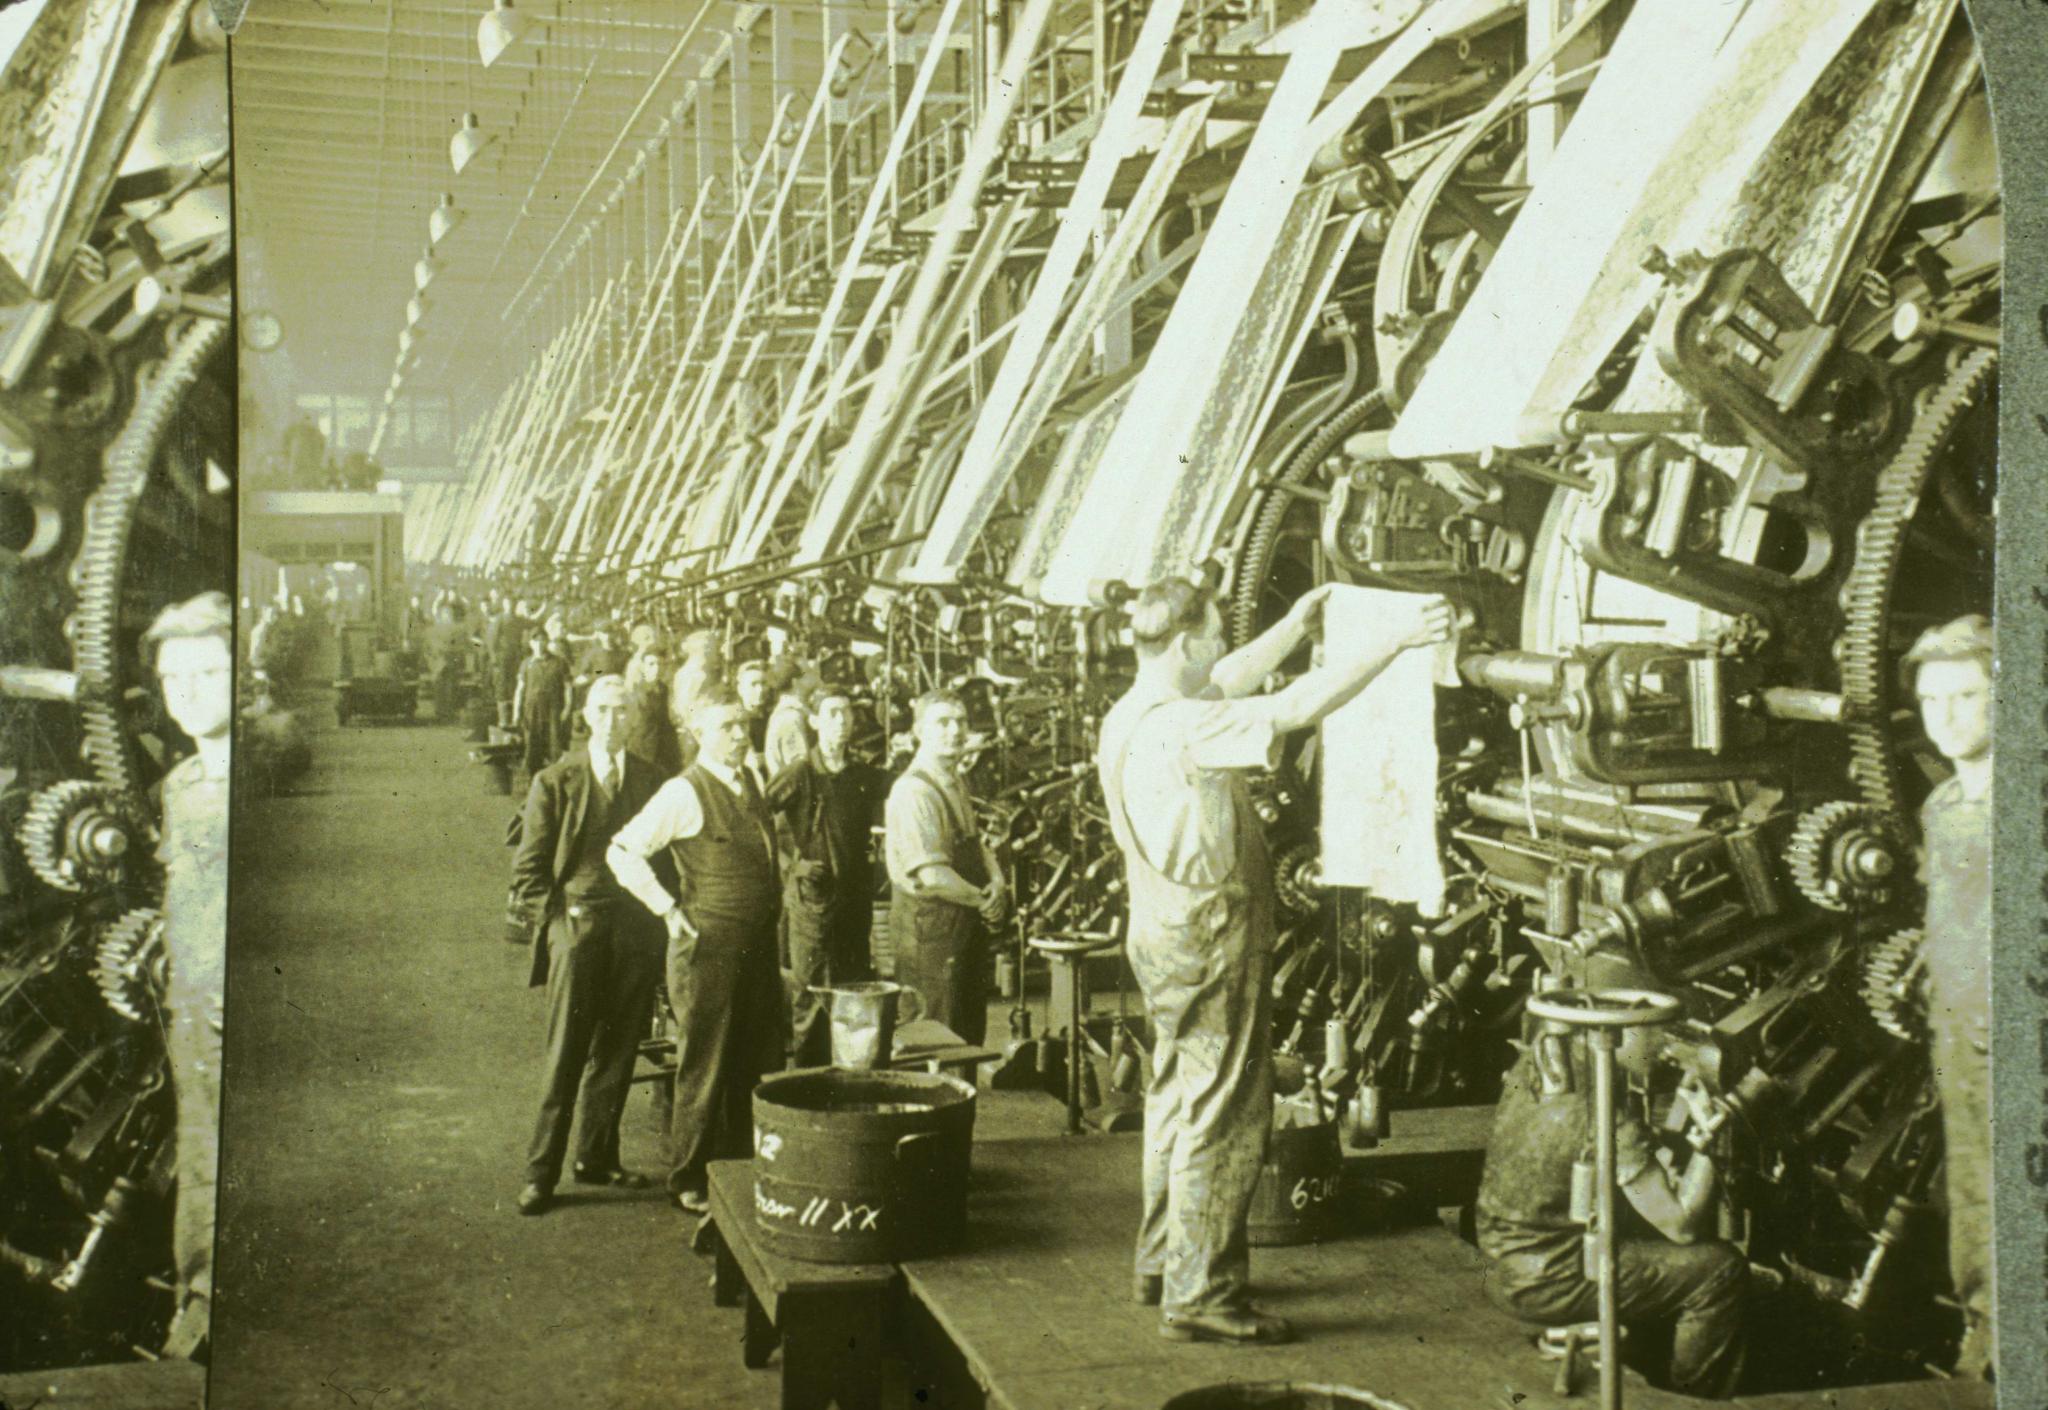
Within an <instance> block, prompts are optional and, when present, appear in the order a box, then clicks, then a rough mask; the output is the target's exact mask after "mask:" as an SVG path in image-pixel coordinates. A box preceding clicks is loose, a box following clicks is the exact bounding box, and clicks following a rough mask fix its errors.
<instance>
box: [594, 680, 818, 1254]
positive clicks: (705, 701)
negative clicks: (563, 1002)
mask: <svg viewBox="0 0 2048 1410" xmlns="http://www.w3.org/2000/svg"><path fill="white" fill-rule="evenodd" d="M689 728H690V731H691V733H692V734H694V735H695V736H696V738H697V742H698V744H699V746H700V751H701V752H700V753H699V754H698V756H697V758H696V761H695V762H694V763H692V764H691V765H690V767H689V768H687V769H685V770H683V772H682V773H681V774H679V775H678V776H677V777H675V778H673V779H670V780H669V781H668V782H667V783H665V784H663V785H662V787H661V790H660V792H658V793H656V794H655V795H654V798H653V800H652V801H651V802H649V803H648V805H647V806H646V807H645V808H644V809H642V810H641V812H640V814H639V815H638V816H637V817H635V818H634V819H633V820H632V821H631V822H629V823H627V824H626V825H625V826H624V827H622V828H620V829H619V831H618V833H617V835H616V836H614V837H613V838H612V842H611V849H610V851H609V853H608V854H607V860H608V861H609V863H610V865H611V870H612V872H613V874H614V875H615V876H617V877H618V879H619V883H620V884H621V885H622V886H624V887H625V888H626V890H628V891H629V892H631V893H632V894H633V895H634V896H635V897H637V898H638V899H639V901H640V903H641V904H642V905H644V906H645V907H646V908H647V909H648V910H649V911H651V912H653V913H654V914H655V915H657V916H660V917H661V918H662V921H663V923H664V924H665V925H666V926H667V927H668V992H669V1002H670V1004H671V1005H672V1006H673V1007H674V1009H675V1014H676V1025H677V1030H678V1031H677V1037H676V1090H675V1102H674V1106H673V1108H672V1111H671V1115H670V1118H669V1134H670V1140H671V1142H672V1150H671V1168H670V1170H669V1177H668V1186H669V1192H670V1193H671V1194H672V1195H674V1196H675V1199H676V1202H677V1203H678V1204H679V1205H681V1206H682V1208H683V1209H685V1210H686V1211H689V1212H691V1213H702V1212H703V1211H704V1210H705V1209H706V1208H708V1207H709V1206H708V1203H707V1200H706V1191H705V1170H704V1167H705V1165H706V1164H707V1163H708V1162H710V1161H712V1160H722V1159H740V1158H744V1157H746V1156H748V1155H750V1154H752V1147H753V1125H754V1118H753V1095H754V1084H755V1083H756V1082H758V1081H759V1080H760V1078H761V1076H762V1075H763V1074H764V1073H767V1072H772V1071H774V1070H775V1069H777V1068H779V1067H780V1066H781V1065H782V1056H783V1041H784V1032H785V1025H786V1024H787V1022H788V1017H787V1012H786V1008H785V1005H784V1003H783V997H782V974H781V970H780V968H779V967H778V965H777V963H776V953H775V949H776V945H775V932H776V921H777V918H778V917H779V916H780V914H781V883H780V880H779V878H778V874H777V868H776V857H775V841H774V831H773V828H772V825H771V823H770V821H769V815H768V809H767V806H766V805H765V804H764V803H763V802H762V801H761V793H760V790H759V789H758V788H756V787H755V786H754V781H753V779H752V777H750V776H749V775H748V773H747V771H746V763H745V761H746V755H747V746H748V736H747V713H746V710H745V709H744V707H742V706H741V704H740V702H739V700H738V699H737V698H736V697H735V696H733V695H732V694H730V693H729V692H725V691H719V690H711V691H708V692H707V693H705V694H703V695H700V696H699V697H698V698H697V699H696V701H695V703H694V707H693V712H692V714H691V717H690V720H689ZM663 852H666V853H667V854H668V855H669V856H670V857H671V858H673V860H674V861H675V864H676V872H677V878H678V883H679V888H680V895H671V894H670V892H669V890H668V888H667V887H666V886H664V885H663V884H662V881H661V878H660V877H659V876H658V875H657V874H656V873H655V870H654V867H653V865H652V864H651V862H650V859H651V858H653V857H655V856H656V855H658V854H661V853H663Z"/></svg>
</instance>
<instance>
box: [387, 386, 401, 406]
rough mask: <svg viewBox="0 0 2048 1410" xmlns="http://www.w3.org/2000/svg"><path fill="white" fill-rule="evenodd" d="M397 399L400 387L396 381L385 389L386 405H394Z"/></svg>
mask: <svg viewBox="0 0 2048 1410" xmlns="http://www.w3.org/2000/svg"><path fill="white" fill-rule="evenodd" d="M397 400H398V387H397V384H396V383H394V384H393V385H391V386H389V387H386V388H385V389H384V405H386V406H390V405H392V404H393V403H395V402H396V401H397Z"/></svg>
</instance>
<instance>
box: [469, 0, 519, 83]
mask: <svg viewBox="0 0 2048 1410" xmlns="http://www.w3.org/2000/svg"><path fill="white" fill-rule="evenodd" d="M525 37H526V16H524V15H522V14H520V13H519V12H518V11H517V10H515V9H513V8H512V0H491V12H490V13H489V14H488V15H485V16H484V17H483V18H482V19H481V20H479V21H478V22H477V26H476V54H477V57H478V58H480V59H482V60H483V61H484V67H485V68H489V67H490V66H491V65H492V64H495V63H496V62H498V56H499V55H500V54H502V53H504V52H505V51H506V50H507V49H510V48H511V47H512V46H513V45H514V44H517V43H518V42H519V41H520V40H521V39H523V38H525Z"/></svg>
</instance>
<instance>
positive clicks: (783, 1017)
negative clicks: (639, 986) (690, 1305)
mask: <svg viewBox="0 0 2048 1410" xmlns="http://www.w3.org/2000/svg"><path fill="white" fill-rule="evenodd" d="M775 917H776V910H775V908H774V907H773V906H772V905H770V906H764V907H763V909H762V913H761V915H760V917H759V918H758V919H756V920H754V921H751V922H737V921H733V920H723V919H719V918H715V917H702V916H700V917H699V918H698V925H699V927H700V933H699V936H698V940H697V944H696V948H695V950H694V951H693V952H692V953H691V954H690V956H689V957H688V958H685V957H684V955H683V953H682V951H681V949H680V948H679V947H678V946H676V945H675V944H674V943H671V944H670V945H669V951H668V995H669V1003H670V1004H671V1005H673V1006H674V1008H675V1012H676V1085H675V1099H674V1104H673V1105H672V1106H671V1108H670V1111H669V1142H670V1168H669V1176H668V1187H669V1189H670V1191H671V1192H673V1193H678V1194H680V1193H681V1192H682V1191H684V1190H701V1189H703V1188H704V1180H705V1172H704V1167H705V1165H706V1164H707V1163H708V1162H710V1161H713V1160H742V1159H745V1158H747V1157H749V1156H751V1155H752V1154H753V1153H754V1150H753V1147H754V1086H755V1084H756V1083H758V1082H759V1081H760V1080H761V1078H762V1077H763V1076H764V1075H765V1074H767V1073H770V1072H774V1071H776V1070H777V1069H779V1068H780V1067H781V1066H782V1058H783V1051H784V1048H783V1042H784V1034H785V1032H786V1031H787V1023H788V1008H787V1005H786V1004H785V1003H784V1000H783V989H782V974H781V972H780V970H779V969H778V968H777V967H776V963H775Z"/></svg>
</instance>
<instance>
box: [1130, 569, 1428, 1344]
mask: <svg viewBox="0 0 2048 1410" xmlns="http://www.w3.org/2000/svg"><path fill="white" fill-rule="evenodd" d="M1327 592H1328V590H1327V589H1323V588H1318V589H1315V590H1314V591H1311V592H1309V593H1308V594H1306V595H1304V596H1303V597H1301V598H1300V599H1299V600H1297V601H1296V603H1295V605H1294V607H1293V608H1292V610H1290V611H1289V612H1288V614H1287V616H1286V617H1285V618H1284V619H1283V620H1282V621H1281V622H1279V623H1278V624H1277V625H1275V626H1274V627H1273V628H1272V629H1271V630H1269V631H1267V632H1266V633H1264V634H1263V635H1261V636H1260V637H1258V638H1257V639H1255V640H1254V641H1252V642H1251V643H1250V644H1249V645H1247V646H1245V647H1243V648H1241V649H1240V650H1238V651H1236V652H1234V653H1230V652H1229V643H1228V641H1227V639H1226V638H1225V636H1224V628H1223V616H1222V613H1221V612H1220V611H1219V609H1218V607H1217V605H1216V602H1215V599H1214V597H1213V595H1212V594H1211V593H1210V592H1208V591H1207V590H1206V589H1205V588H1204V587H1202V586H1201V585H1198V584H1196V583H1192V582H1188V581H1185V580H1182V579H1177V578H1176V579H1169V580H1168V581H1166V582H1163V583H1159V584H1156V585H1154V586H1151V587H1148V588H1146V589H1144V590H1143V591H1142V592H1140V593H1139V595H1138V597H1137V600H1136V601H1135V602H1134V603H1133V604H1132V607H1131V630H1132V633H1133V635H1134V637H1135V638H1136V644H1137V652H1138V676H1137V680H1136V682H1135V683H1134V684H1133V685H1132V687H1131V689H1130V690H1129V692H1128V693H1126V694H1125V695H1124V696H1123V698H1122V699H1120V700H1119V701H1117V703H1116V705H1115V706H1113V707H1112V708H1111V710H1110V712H1109V714H1108V715H1107V716H1106V717H1105V718H1104V720H1103V723H1102V735H1101V743H1100V747H1099V751H1098V753H1097V755H1096V766H1097V769H1098V772H1099V774H1100V777H1101V780H1102V788H1103V793H1104V797H1105V801H1106V802H1107V804H1108V808H1109V820H1110V827H1111V830H1112V831H1113V833H1114V834H1115V837H1116V840H1117V845H1118V846H1119V848H1120V849H1121V850H1122V852H1123V856H1124V863H1125V874H1126V876H1127V877H1128V878H1129V886H1130V926H1129V931H1128V934H1127V939H1126V948H1127V952H1128V954H1129V957H1130V963H1131V969H1132V972H1133V973H1134V975H1135V976H1136V978H1137V981H1138V986H1139V988H1140V989H1141V990H1142V991H1143V993H1144V997H1145V1006H1146V1012H1147V1014H1148V1016H1149V1017H1150V1019H1151V1022H1152V1027H1153V1032H1154V1039H1155V1046H1154V1048H1153V1054H1152V1084H1151V1087H1150V1089H1149V1090H1148V1092H1147V1093H1146V1097H1145V1158H1144V1211H1143V1216H1142V1222H1141V1224H1140V1227H1139V1232H1138V1245H1137V1257H1136V1277H1135V1283H1134V1294H1135V1296H1136V1297H1137V1299H1138V1300H1139V1301H1141V1302H1146V1303H1155V1302H1156V1303H1157V1304H1158V1305H1159V1308H1160V1331H1161V1333H1162V1334H1163V1335H1165V1336H1167V1337H1169V1338H1172V1339H1174V1340H1178V1341H1218V1342H1226V1343H1246V1342H1276V1341H1285V1340H1287V1339H1289V1338H1290V1337H1291V1336H1292V1335H1293V1329H1292V1328H1291V1327H1290V1326H1289V1325H1288V1324H1287V1323H1286V1322H1285V1321H1283V1320H1282V1319H1280V1318H1278V1317H1272V1316H1268V1315H1265V1314H1263V1313H1260V1312H1258V1311H1256V1310H1255V1309H1254V1308H1253V1307H1252V1306H1251V1303H1250V1293H1249V1287H1248V1282H1249V1277H1250V1257H1249V1250H1248V1245H1247V1242H1246V1229H1245V1224H1246V1219H1247V1216H1248V1214H1249V1212H1250V1205H1251V1198H1252V1191H1253V1189H1254V1187H1255V1186H1256V1185H1257V1183H1258V1178H1259V1165H1260V1162H1261V1161H1262V1160H1263V1159H1264V1156H1265V1151H1266V1143H1267V1139H1268V1136H1269V1134H1270V1130H1271V1126H1272V1120H1273V1066H1272V1035H1271V1032H1270V1028H1271V1024H1270V1021H1269V1014H1268V1010H1269V1008H1270V1005H1271V996H1270V989H1271V985H1270V982H1269V974H1268V970H1269V968H1270V963H1269V957H1270V955H1271V952H1272V947H1273V940H1274V928H1273V927H1274V918H1273V906H1274V898H1273V895H1272V867H1271V865H1270V863H1269V862H1268V860H1267V857H1266V853H1265V846H1264V841H1263V838H1262V836H1261V834H1260V831H1259V823H1258V820H1257V818H1256V817H1254V816H1253V814H1252V813H1251V811H1250V806H1249V803H1248V802H1247V799H1246V796H1245V790H1244V778H1245V775H1247V774H1249V773H1252V772H1255V771H1258V770H1261V769H1268V768H1271V767H1273V766H1274V764H1275V763H1276V762H1277V760H1278V757H1279V748H1280V742H1281V739H1282V738H1283V736H1285V735H1288V734H1291V733H1293V732H1294V731H1296V730H1301V729H1306V728H1308V727H1309V726H1311V725H1313V724H1315V723H1316V722H1317V721H1319V720H1321V719H1322V718H1323V717H1324V716H1325V715H1328V714H1329V713H1330V712H1332V711H1333V710H1336V709H1337V708H1339V707H1340V706H1342V705H1343V704H1344V703H1345V702H1347V701H1349V700H1350V699H1351V698H1352V697H1353V696H1355V695H1357V694H1358V692H1359V691H1361V690H1363V689H1364V688H1365V686H1366V685H1367V683H1369V682H1370V681H1371V680H1372V679H1373V677H1375V676H1377V675H1378V674H1379V673H1380V672H1381V671H1382V670H1384V669H1385V668H1386V666H1387V665H1388V664H1389V663H1390V662H1392V661H1393V659H1394V658H1395V657H1396V656H1398V655H1399V654H1400V653H1401V652H1402V651H1403V650H1405V649H1407V648H1408V647H1411V646H1421V645H1427V644H1428V643H1431V642H1436V641H1441V640H1443V639H1444V638H1445V637H1446V636H1447V635H1448V633H1449V631H1450V626H1451V609H1450V607H1449V605H1448V604H1447V603H1445V602H1444V601H1443V600H1442V599H1440V598H1429V599H1424V600H1423V601H1422V603H1421V605H1420V606H1419V607H1418V610H1417V612H1416V614H1415V617H1414V619H1413V621H1412V622H1407V623H1404V624H1401V630H1400V631H1399V632H1398V633H1394V632H1390V634H1389V637H1388V639H1387V640H1386V641H1385V642H1384V643H1376V644H1372V645H1371V646H1369V647H1368V648H1366V649H1363V650H1362V652H1361V654H1360V655H1359V656H1358V657H1357V658H1356V659H1355V660H1354V662H1353V663H1352V664H1350V665H1348V666H1344V667H1341V668H1340V667H1336V666H1330V667H1318V668H1316V669H1314V670H1311V671H1310V672H1308V673H1307V674H1306V675H1303V676H1301V677H1300V678H1298V679H1297V680H1295V681H1294V682H1293V683H1292V684H1290V685H1288V686H1287V687H1286V688H1285V689H1283V690H1280V691H1278V692H1276V693H1273V694H1270V695H1259V694H1255V693H1254V692H1256V691H1257V690H1258V689H1259V687H1260V685H1261V684H1262V683H1263V682H1264V681H1265V680H1266V678H1267V677H1268V676H1269V675H1271V674H1272V673H1273V672H1274V671H1276V670H1277V669H1278V668H1279V667H1280V664H1281V663H1282V662H1283V661H1285V660H1286V659H1287V657H1288V656H1289V655H1290V654H1291V653H1292V652H1293V651H1294V650H1295V648H1296V647H1298V646H1299V645H1300V644H1301V643H1302V642H1304V641H1305V640H1307V639H1308V638H1309V636H1310V635H1311V634H1312V632H1313V631H1314V630H1315V629H1316V626H1317V624H1318V622H1319V620H1320V613H1321V608H1322V604H1323V602H1324V600H1325V598H1326V596H1327Z"/></svg>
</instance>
